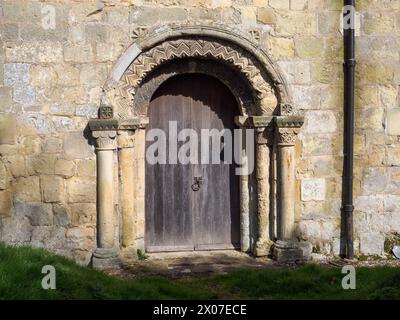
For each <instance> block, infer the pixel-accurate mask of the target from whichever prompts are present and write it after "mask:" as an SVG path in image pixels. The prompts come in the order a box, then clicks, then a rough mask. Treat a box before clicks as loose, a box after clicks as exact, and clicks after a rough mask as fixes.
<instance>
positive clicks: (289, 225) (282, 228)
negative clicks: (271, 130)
mask: <svg viewBox="0 0 400 320" xmlns="http://www.w3.org/2000/svg"><path fill="white" fill-rule="evenodd" d="M302 124H303V117H298V116H282V117H277V118H276V130H277V138H278V142H277V156H278V158H277V165H278V168H277V169H278V186H277V187H278V194H277V200H278V241H277V243H276V244H275V246H274V256H275V258H276V259H277V260H278V261H282V262H288V261H295V260H299V259H302V257H303V254H302V250H301V249H300V247H299V245H298V243H297V241H296V239H295V233H294V228H295V183H296V176H295V173H296V164H295V144H296V139H297V135H298V133H299V130H300V127H301V126H302Z"/></svg>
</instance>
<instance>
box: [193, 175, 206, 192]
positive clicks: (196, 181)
mask: <svg viewBox="0 0 400 320" xmlns="http://www.w3.org/2000/svg"><path fill="white" fill-rule="evenodd" d="M193 180H194V182H193V184H192V190H193V191H199V190H200V188H201V185H202V184H203V178H202V177H194V178H193Z"/></svg>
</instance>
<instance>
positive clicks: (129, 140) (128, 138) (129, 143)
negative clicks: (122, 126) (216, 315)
mask: <svg viewBox="0 0 400 320" xmlns="http://www.w3.org/2000/svg"><path fill="white" fill-rule="evenodd" d="M134 141H135V139H134V136H133V135H132V134H131V132H129V131H127V130H119V131H118V136H117V142H118V149H126V148H133V145H134Z"/></svg>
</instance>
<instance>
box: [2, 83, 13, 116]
mask: <svg viewBox="0 0 400 320" xmlns="http://www.w3.org/2000/svg"><path fill="white" fill-rule="evenodd" d="M11 95H12V93H11V88H9V87H0V112H4V111H6V110H10V108H11V105H12V98H11Z"/></svg>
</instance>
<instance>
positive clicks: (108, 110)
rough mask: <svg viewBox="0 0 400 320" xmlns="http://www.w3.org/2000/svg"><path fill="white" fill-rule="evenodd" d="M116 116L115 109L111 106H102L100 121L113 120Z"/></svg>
mask: <svg viewBox="0 0 400 320" xmlns="http://www.w3.org/2000/svg"><path fill="white" fill-rule="evenodd" d="M113 116H114V114H113V108H112V107H111V106H100V108H99V118H100V119H111V118H112V117H113Z"/></svg>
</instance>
